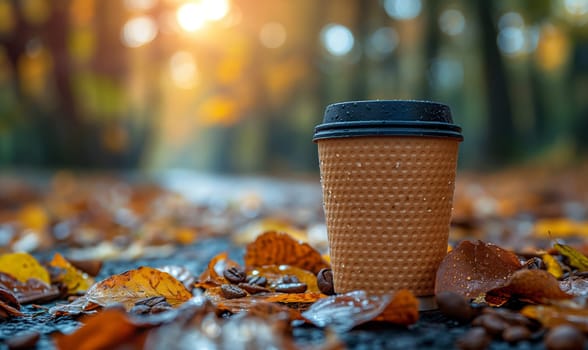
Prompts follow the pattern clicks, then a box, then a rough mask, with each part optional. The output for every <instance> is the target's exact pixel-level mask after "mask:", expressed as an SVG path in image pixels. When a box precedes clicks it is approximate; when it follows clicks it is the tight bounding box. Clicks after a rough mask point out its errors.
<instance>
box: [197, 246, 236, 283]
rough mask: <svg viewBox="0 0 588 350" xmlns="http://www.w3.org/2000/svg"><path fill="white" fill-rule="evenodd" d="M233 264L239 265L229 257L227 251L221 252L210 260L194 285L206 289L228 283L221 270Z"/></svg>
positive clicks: (233, 265)
mask: <svg viewBox="0 0 588 350" xmlns="http://www.w3.org/2000/svg"><path fill="white" fill-rule="evenodd" d="M235 266H239V264H237V263H236V262H235V261H233V260H231V259H229V258H228V254H227V252H222V253H220V254H218V255H216V256H215V257H214V258H212V259H211V260H210V262H209V263H208V267H207V268H206V270H204V272H202V274H200V277H198V282H197V283H196V284H195V285H194V286H195V287H200V288H204V289H208V288H214V287H218V286H220V285H223V284H225V283H228V281H227V279H226V278H225V277H224V276H223V271H224V270H225V269H227V268H230V267H235Z"/></svg>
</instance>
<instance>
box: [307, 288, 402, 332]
mask: <svg viewBox="0 0 588 350" xmlns="http://www.w3.org/2000/svg"><path fill="white" fill-rule="evenodd" d="M391 300H392V297H391V296H390V295H382V296H377V295H371V296H368V294H367V293H366V292H365V291H361V290H356V291H353V292H349V293H346V294H340V295H333V296H330V297H327V298H324V299H321V300H319V301H317V302H316V303H314V304H313V305H312V306H311V307H310V308H309V309H308V310H306V311H305V312H303V313H302V316H303V317H304V318H305V319H307V320H308V321H309V322H310V323H312V324H314V325H315V326H317V327H327V326H329V327H331V328H333V330H335V331H336V332H338V333H343V332H346V331H348V330H350V329H352V328H353V327H355V326H358V325H360V324H362V323H365V322H368V321H371V320H373V319H375V318H376V317H377V316H378V315H380V314H381V313H382V311H384V310H385V309H386V307H387V306H388V304H389V303H390V301H391Z"/></svg>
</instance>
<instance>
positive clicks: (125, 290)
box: [51, 266, 192, 313]
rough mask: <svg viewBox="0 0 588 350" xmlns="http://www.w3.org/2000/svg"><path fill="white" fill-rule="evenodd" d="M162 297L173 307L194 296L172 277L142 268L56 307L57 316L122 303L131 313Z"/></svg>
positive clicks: (114, 278)
mask: <svg viewBox="0 0 588 350" xmlns="http://www.w3.org/2000/svg"><path fill="white" fill-rule="evenodd" d="M156 296H162V297H165V299H166V301H167V302H168V303H169V304H170V305H172V306H174V307H175V306H178V305H180V304H182V303H184V302H185V301H187V300H188V299H190V298H191V297H192V294H191V293H190V292H189V291H188V290H187V289H186V287H184V285H183V284H182V283H181V282H180V281H178V280H177V279H175V278H174V277H172V276H171V275H170V274H168V273H166V272H163V271H159V270H157V269H154V268H151V267H147V266H142V267H139V268H138V269H136V270H130V271H127V272H124V273H121V274H120V275H114V276H111V277H109V278H107V279H105V280H103V281H102V282H99V283H96V284H94V285H93V286H92V287H91V288H90V289H89V290H88V292H87V293H86V294H85V295H84V296H83V297H80V298H78V299H77V300H75V301H74V302H73V303H71V304H69V305H63V306H59V307H54V308H52V309H51V312H53V313H63V312H65V313H76V310H77V311H79V312H83V311H89V310H91V309H94V308H95V307H96V305H100V306H111V305H115V304H121V305H123V306H124V307H125V309H126V310H127V311H128V310H130V309H131V308H132V307H133V305H135V303H136V302H137V301H139V300H141V299H146V298H150V297H156Z"/></svg>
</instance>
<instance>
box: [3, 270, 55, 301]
mask: <svg viewBox="0 0 588 350" xmlns="http://www.w3.org/2000/svg"><path fill="white" fill-rule="evenodd" d="M0 285H1V286H4V287H6V288H7V289H8V290H10V291H12V292H13V293H14V295H15V296H16V299H17V300H18V301H19V302H20V303H22V304H26V303H32V302H37V303H40V302H45V301H50V300H53V299H55V298H57V297H59V296H60V295H61V292H60V291H59V289H58V288H57V287H56V286H52V285H49V284H47V283H45V282H43V281H40V280H38V279H36V278H29V279H28V280H27V281H26V282H24V283H23V282H21V281H19V280H17V279H16V278H15V277H13V276H12V275H9V274H6V273H2V272H0Z"/></svg>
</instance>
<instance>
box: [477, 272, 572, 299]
mask: <svg viewBox="0 0 588 350" xmlns="http://www.w3.org/2000/svg"><path fill="white" fill-rule="evenodd" d="M511 298H517V299H519V300H522V301H525V302H531V303H540V304H541V303H548V302H549V301H550V300H559V299H570V298H572V295H570V294H567V293H565V292H563V291H562V290H561V289H560V287H559V282H558V280H557V279H556V278H555V277H553V275H552V274H550V273H549V272H547V271H544V270H519V271H516V272H515V273H514V274H513V275H512V276H511V277H510V279H509V281H508V283H506V285H504V286H502V287H499V288H495V289H492V290H490V291H488V292H487V293H486V302H488V304H490V305H493V306H501V305H503V304H504V303H506V302H507V301H508V300H509V299H511Z"/></svg>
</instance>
